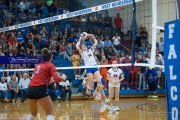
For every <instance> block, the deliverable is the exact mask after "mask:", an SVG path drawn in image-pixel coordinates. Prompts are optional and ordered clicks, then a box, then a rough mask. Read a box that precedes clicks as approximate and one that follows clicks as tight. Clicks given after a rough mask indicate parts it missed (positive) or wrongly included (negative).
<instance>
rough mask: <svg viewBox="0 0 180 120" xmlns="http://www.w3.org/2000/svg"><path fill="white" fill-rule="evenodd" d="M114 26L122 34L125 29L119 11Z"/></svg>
mask: <svg viewBox="0 0 180 120" xmlns="http://www.w3.org/2000/svg"><path fill="white" fill-rule="evenodd" d="M114 27H115V29H116V33H118V34H119V35H120V36H121V30H122V29H123V20H122V18H121V17H120V14H119V13H117V17H116V18H114Z"/></svg>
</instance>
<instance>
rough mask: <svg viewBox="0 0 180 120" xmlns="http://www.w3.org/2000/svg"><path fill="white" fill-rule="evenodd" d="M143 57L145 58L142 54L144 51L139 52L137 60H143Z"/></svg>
mask: <svg viewBox="0 0 180 120" xmlns="http://www.w3.org/2000/svg"><path fill="white" fill-rule="evenodd" d="M142 57H143V53H142V50H139V52H138V54H137V58H138V59H139V60H142Z"/></svg>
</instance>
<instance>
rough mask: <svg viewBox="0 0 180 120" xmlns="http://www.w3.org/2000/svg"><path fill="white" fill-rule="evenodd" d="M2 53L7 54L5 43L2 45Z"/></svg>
mask: <svg viewBox="0 0 180 120" xmlns="http://www.w3.org/2000/svg"><path fill="white" fill-rule="evenodd" d="M2 53H3V54H4V55H5V56H7V55H8V46H7V44H6V43H5V44H4V45H2Z"/></svg>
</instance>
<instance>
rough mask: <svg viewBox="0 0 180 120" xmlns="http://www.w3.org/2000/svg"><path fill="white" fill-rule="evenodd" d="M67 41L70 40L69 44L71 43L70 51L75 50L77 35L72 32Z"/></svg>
mask: <svg viewBox="0 0 180 120" xmlns="http://www.w3.org/2000/svg"><path fill="white" fill-rule="evenodd" d="M69 40H70V43H72V49H73V50H75V49H76V43H77V41H78V40H79V37H78V36H77V33H75V32H74V33H73V34H72V36H71V37H70V39H69Z"/></svg>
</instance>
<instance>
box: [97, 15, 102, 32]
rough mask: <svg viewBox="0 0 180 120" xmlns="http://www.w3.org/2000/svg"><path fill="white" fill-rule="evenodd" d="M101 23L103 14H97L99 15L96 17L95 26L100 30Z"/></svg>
mask: <svg viewBox="0 0 180 120" xmlns="http://www.w3.org/2000/svg"><path fill="white" fill-rule="evenodd" d="M103 23H104V18H103V16H102V14H99V16H98V17H97V24H96V28H97V29H99V30H100V31H101V30H102V25H103Z"/></svg>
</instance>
